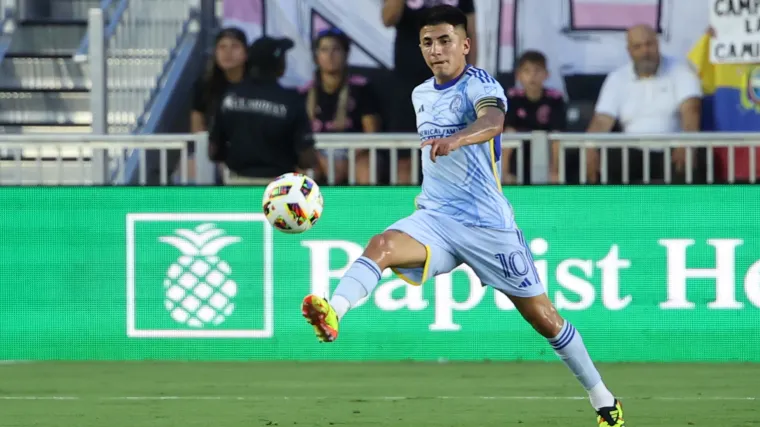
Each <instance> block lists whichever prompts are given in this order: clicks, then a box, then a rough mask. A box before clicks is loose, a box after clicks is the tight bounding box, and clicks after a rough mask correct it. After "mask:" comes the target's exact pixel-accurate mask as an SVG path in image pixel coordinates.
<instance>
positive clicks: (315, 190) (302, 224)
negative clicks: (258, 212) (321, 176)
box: [261, 173, 323, 234]
mask: <svg viewBox="0 0 760 427" xmlns="http://www.w3.org/2000/svg"><path fill="white" fill-rule="evenodd" d="M261 203H262V207H263V209H264V215H266V217H267V221H269V223H270V224H272V227H274V228H276V229H278V230H280V231H282V232H283V233H288V234H298V233H303V232H304V231H307V230H309V229H310V228H311V227H313V226H314V224H316V223H317V220H318V219H319V217H320V216H321V215H322V207H323V201H322V193H321V192H320V191H319V186H318V185H317V183H316V182H314V180H313V179H311V178H309V177H308V176H306V175H303V174H300V173H286V174H285V175H280V176H278V177H277V178H275V180H274V181H272V182H271V183H269V185H268V186H267V188H266V190H264V200H262V202H261Z"/></svg>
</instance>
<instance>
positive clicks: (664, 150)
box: [547, 132, 760, 184]
mask: <svg viewBox="0 0 760 427" xmlns="http://www.w3.org/2000/svg"><path fill="white" fill-rule="evenodd" d="M547 138H548V139H549V140H552V141H557V142H558V143H559V144H560V150H559V159H558V165H559V168H560V173H559V175H560V183H565V182H567V181H568V180H571V181H572V182H578V183H581V184H585V183H587V182H588V176H587V172H588V171H587V166H588V165H589V158H588V156H589V154H592V155H593V153H597V154H598V156H599V165H600V168H599V177H598V179H599V182H601V183H602V184H608V183H621V184H628V183H635V182H633V181H632V180H631V179H630V175H631V169H634V168H636V169H639V170H640V171H641V179H640V182H641V183H644V184H646V183H651V182H653V179H652V176H653V175H654V174H657V175H659V176H661V178H660V179H658V180H657V181H659V182H662V183H666V184H670V183H673V182H674V181H675V179H674V178H675V173H674V164H673V161H674V155H673V150H674V149H676V148H683V149H685V164H684V169H683V171H681V172H680V174H681V175H682V177H681V179H680V180H678V181H679V182H682V183H686V184H691V183H706V184H712V183H715V182H716V177H715V171H716V169H717V168H718V167H720V168H721V169H723V170H724V171H725V173H726V179H725V181H726V182H728V183H734V182H736V163H737V161H742V162H743V161H746V162H747V165H748V179H747V180H748V181H749V182H753V183H754V182H755V180H756V175H757V165H756V157H755V156H756V150H757V149H758V148H760V134H756V133H728V132H704V133H674V134H639V135H637V134H567V133H552V134H549V135H547ZM739 148H747V149H748V150H747V151H748V152H744V153H743V154H742V155H740V156H738V157H737V154H736V153H737V149H739ZM720 149H722V150H724V151H725V156H724V159H723V161H722V162H718V161H717V159H716V150H720ZM570 150H575V151H576V152H577V156H578V162H577V173H578V175H577V176H576V177H573V176H570V175H569V174H568V173H567V172H568V171H567V166H568V161H567V160H568V157H569V156H568V151H570ZM592 150H593V151H592ZM613 151H614V153H613ZM633 153H636V154H637V156H636V158H635V159H634V158H633V157H634V156H633V155H632V154H633ZM653 153H658V154H659V155H660V156H661V162H660V163H661V165H658V166H660V167H661V169H658V168H656V167H655V166H654V165H653V164H652V163H653V162H652V158H651V157H652V154H653ZM660 153H661V154H660ZM637 160H638V161H640V163H639V162H638V161H637ZM612 172H618V175H619V176H620V179H619V180H617V181H618V182H611V180H610V175H611V173H612ZM697 174H699V175H702V176H701V177H700V179H696V176H695V175H697ZM571 178H577V180H576V179H571Z"/></svg>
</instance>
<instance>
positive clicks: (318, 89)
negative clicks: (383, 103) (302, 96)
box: [305, 29, 380, 184]
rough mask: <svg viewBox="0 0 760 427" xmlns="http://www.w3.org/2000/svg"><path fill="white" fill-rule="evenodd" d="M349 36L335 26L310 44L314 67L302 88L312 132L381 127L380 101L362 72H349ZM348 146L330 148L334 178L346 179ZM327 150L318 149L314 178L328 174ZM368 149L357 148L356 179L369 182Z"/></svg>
mask: <svg viewBox="0 0 760 427" xmlns="http://www.w3.org/2000/svg"><path fill="white" fill-rule="evenodd" d="M350 46H351V41H350V40H349V38H348V37H347V36H346V35H345V34H344V33H343V32H341V31H340V30H338V29H329V30H324V31H322V32H320V33H319V34H317V37H316V39H315V40H314V44H313V47H312V51H313V53H314V62H316V65H317V69H316V72H315V73H314V81H313V82H311V83H310V85H309V86H307V87H306V88H305V90H306V112H307V113H308V115H309V119H310V120H311V123H312V130H313V131H314V133H319V132H366V133H374V132H379V131H380V116H379V110H378V104H379V102H378V101H377V100H376V99H375V96H374V94H373V93H372V91H371V90H370V87H369V86H368V85H367V80H366V79H365V78H363V77H361V76H351V75H349V74H348V53H349V48H350ZM348 155H349V154H348V150H335V151H333V156H334V157H333V158H334V167H335V182H336V184H345V183H347V182H348ZM327 156H328V153H327V151H325V150H322V151H321V152H320V153H319V166H318V168H317V170H316V171H315V172H316V173H317V178H318V179H319V180H320V181H321V182H325V181H326V179H327V177H328V157H327ZM369 172H370V171H369V151H368V150H357V152H356V183H357V184H369V183H370V176H369Z"/></svg>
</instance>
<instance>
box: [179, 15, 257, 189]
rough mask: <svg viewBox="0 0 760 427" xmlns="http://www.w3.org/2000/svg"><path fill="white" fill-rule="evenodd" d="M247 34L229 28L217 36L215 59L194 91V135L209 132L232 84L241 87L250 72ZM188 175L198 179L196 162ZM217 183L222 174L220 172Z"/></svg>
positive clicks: (191, 116)
mask: <svg viewBox="0 0 760 427" xmlns="http://www.w3.org/2000/svg"><path fill="white" fill-rule="evenodd" d="M247 45H248V43H247V39H246V36H245V33H244V32H243V31H241V30H239V29H237V28H225V29H223V30H222V31H220V32H219V34H218V35H217V36H216V42H215V45H214V55H213V57H212V58H210V59H209V62H208V66H207V68H206V71H205V73H204V74H203V76H201V78H200V79H198V81H196V83H195V87H194V88H193V100H192V102H193V104H192V111H191V112H190V131H191V132H193V133H197V132H206V131H207V130H208V129H209V128H210V127H211V124H212V122H213V119H214V113H215V112H216V111H217V110H218V109H219V103H220V102H221V99H222V95H224V93H225V92H226V91H227V88H228V87H229V86H230V84H233V83H238V82H240V81H241V80H243V78H244V77H245V75H246V73H247V72H248V69H249V68H250V67H249V64H248V49H247ZM189 163H190V165H189V166H190V167H189V168H188V169H189V170H188V174H190V176H191V177H193V176H194V175H195V162H194V161H193V160H192V159H190V160H189ZM217 182H218V183H221V173H220V171H219V170H217Z"/></svg>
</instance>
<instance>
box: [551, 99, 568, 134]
mask: <svg viewBox="0 0 760 427" xmlns="http://www.w3.org/2000/svg"><path fill="white" fill-rule="evenodd" d="M553 104H554V105H553V108H552V112H551V115H550V116H549V129H550V130H551V131H553V132H565V131H566V130H567V104H566V103H565V100H564V99H562V98H557V99H556V100H555V101H554V103H553Z"/></svg>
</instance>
